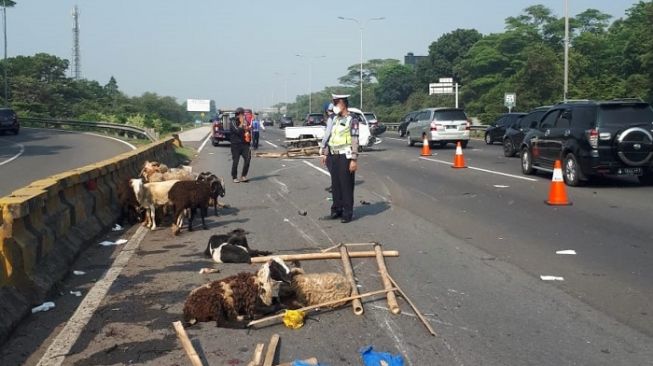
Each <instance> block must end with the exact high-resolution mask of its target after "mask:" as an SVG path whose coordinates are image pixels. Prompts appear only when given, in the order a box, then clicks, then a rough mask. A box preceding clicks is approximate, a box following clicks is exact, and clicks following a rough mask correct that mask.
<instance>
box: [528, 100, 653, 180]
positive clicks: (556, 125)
mask: <svg viewBox="0 0 653 366" xmlns="http://www.w3.org/2000/svg"><path fill="white" fill-rule="evenodd" d="M520 156H521V166H522V172H523V173H524V174H533V172H534V171H535V170H542V171H547V172H551V171H552V170H553V166H554V163H555V161H556V160H562V176H563V178H564V181H565V183H567V184H568V185H570V186H577V185H580V184H582V183H583V182H585V181H588V180H590V179H592V178H593V177H596V176H606V175H617V176H636V177H638V179H639V181H640V182H641V183H642V184H649V185H650V184H653V108H651V106H650V105H649V104H648V103H645V102H643V101H641V100H639V99H615V100H611V101H567V102H564V103H560V104H557V105H555V106H553V107H552V108H551V110H549V111H548V112H546V114H545V115H544V116H543V117H542V120H541V121H540V123H539V124H538V126H537V128H533V129H531V130H530V131H529V132H528V134H526V136H525V137H524V142H523V143H522V145H521V148H520Z"/></svg>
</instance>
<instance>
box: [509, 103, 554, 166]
mask: <svg viewBox="0 0 653 366" xmlns="http://www.w3.org/2000/svg"><path fill="white" fill-rule="evenodd" d="M549 109H551V106H545V107H538V108H535V109H533V110H532V111H530V112H529V113H528V114H527V115H525V116H523V117H520V118H519V119H517V120H516V121H515V122H513V124H512V125H510V126H508V127H507V128H506V134H505V135H503V155H505V156H506V157H512V156H515V154H517V152H518V151H519V147H520V146H521V143H522V141H524V136H525V135H526V133H528V131H530V129H531V128H536V127H537V125H538V124H539V123H540V119H542V116H543V115H544V113H546V111H548V110H549Z"/></svg>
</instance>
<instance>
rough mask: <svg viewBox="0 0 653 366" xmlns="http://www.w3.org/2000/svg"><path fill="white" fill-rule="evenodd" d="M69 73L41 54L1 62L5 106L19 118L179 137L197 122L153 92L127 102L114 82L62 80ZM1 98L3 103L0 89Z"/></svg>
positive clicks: (64, 66)
mask: <svg viewBox="0 0 653 366" xmlns="http://www.w3.org/2000/svg"><path fill="white" fill-rule="evenodd" d="M68 67H69V62H68V60H65V59H62V58H59V57H57V56H54V55H50V54H46V53H37V54H35V55H33V56H17V57H12V58H8V59H7V61H6V62H5V61H4V60H3V61H0V71H1V72H0V85H4V76H3V75H4V71H5V70H3V68H6V72H7V76H8V84H9V93H8V94H9V95H8V98H7V99H8V100H7V101H8V103H7V104H8V105H9V106H11V108H13V109H14V110H15V111H16V112H17V113H18V114H19V116H23V117H53V118H62V119H77V120H84V121H102V122H111V123H123V124H129V125H132V126H136V127H142V128H154V129H155V130H157V131H158V132H160V133H166V132H174V131H178V130H179V128H180V125H181V124H184V123H188V122H189V121H193V120H194V119H196V118H197V117H198V116H195V115H191V114H189V113H187V112H186V106H185V104H180V103H178V102H177V100H176V99H175V98H174V97H169V96H160V95H157V94H156V93H152V92H146V93H143V94H142V95H140V96H135V97H129V96H127V95H125V94H124V93H123V92H121V91H120V89H119V88H118V82H117V81H116V79H115V78H114V77H111V78H110V79H109V80H108V82H107V83H106V84H104V85H102V84H100V83H99V82H97V81H94V80H86V79H73V78H71V77H68V76H67V70H68ZM0 94H1V99H0V100H2V101H4V100H5V95H4V90H3V88H0ZM212 104H213V103H212Z"/></svg>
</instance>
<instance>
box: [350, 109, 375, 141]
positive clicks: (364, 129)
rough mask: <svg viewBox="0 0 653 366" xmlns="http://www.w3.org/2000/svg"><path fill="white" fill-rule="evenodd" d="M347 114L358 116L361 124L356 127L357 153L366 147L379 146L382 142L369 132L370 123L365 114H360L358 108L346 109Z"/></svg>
mask: <svg viewBox="0 0 653 366" xmlns="http://www.w3.org/2000/svg"><path fill="white" fill-rule="evenodd" d="M348 110H349V113H353V114H355V115H357V116H358V118H359V119H360V120H361V124H360V125H359V126H358V144H359V146H358V151H359V152H361V151H363V149H364V148H366V147H372V146H373V145H376V144H380V143H381V142H382V140H381V139H380V138H378V137H375V136H374V135H372V132H371V130H370V123H369V121H368V120H367V118H366V117H365V113H363V112H361V110H360V109H358V108H351V107H350V108H348Z"/></svg>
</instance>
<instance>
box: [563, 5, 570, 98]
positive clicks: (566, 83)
mask: <svg viewBox="0 0 653 366" xmlns="http://www.w3.org/2000/svg"><path fill="white" fill-rule="evenodd" d="M568 93H569V0H565V71H564V87H563V92H562V98H563V100H565V101H566V100H567V94H568Z"/></svg>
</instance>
